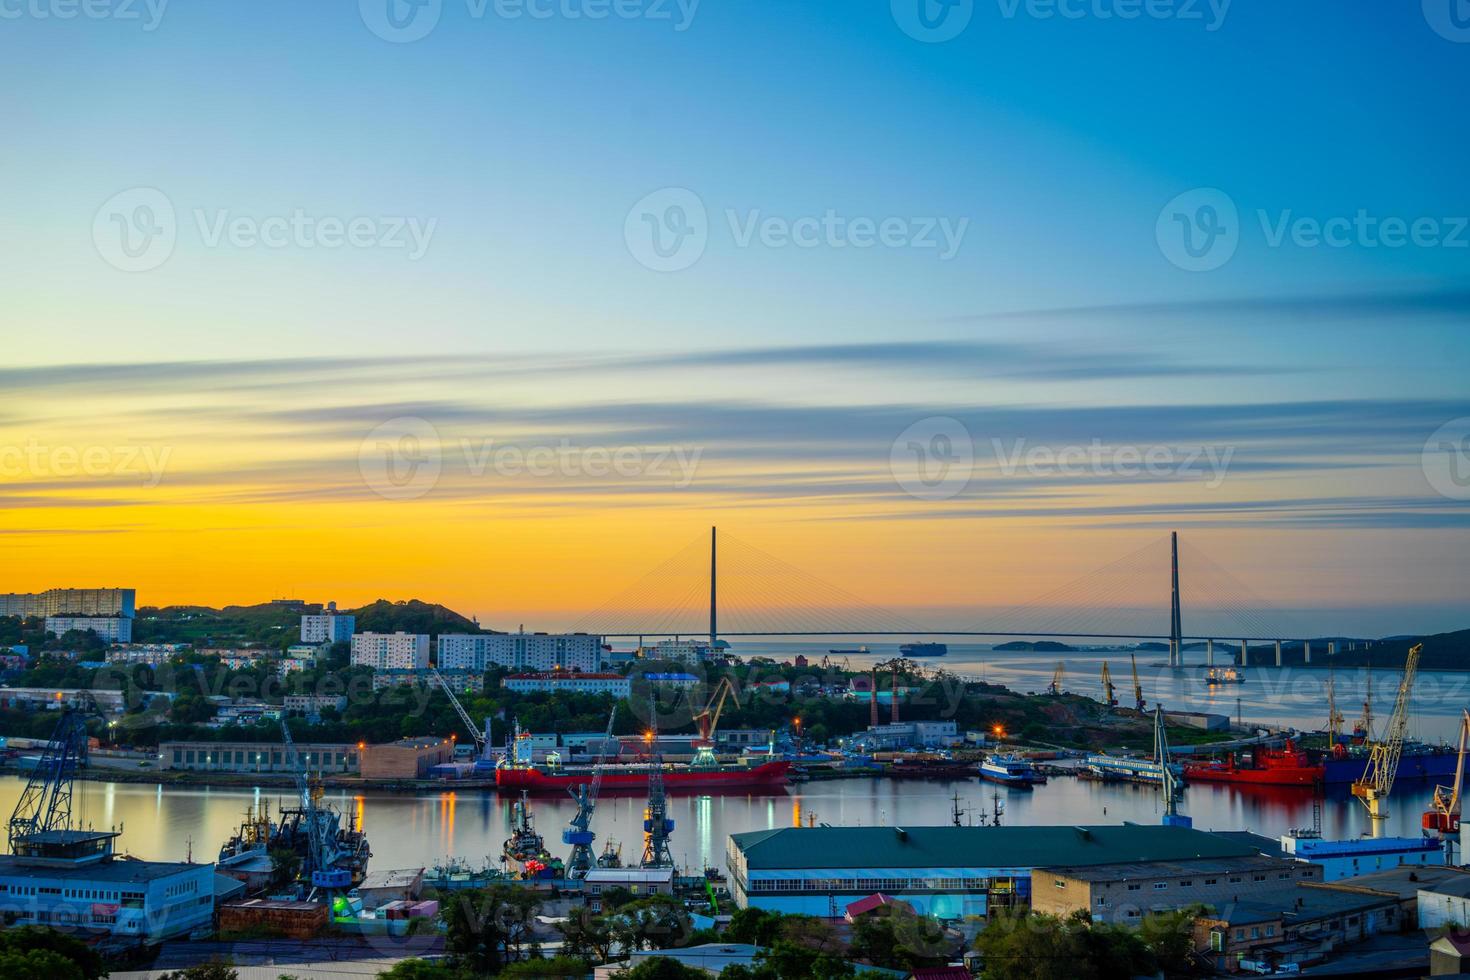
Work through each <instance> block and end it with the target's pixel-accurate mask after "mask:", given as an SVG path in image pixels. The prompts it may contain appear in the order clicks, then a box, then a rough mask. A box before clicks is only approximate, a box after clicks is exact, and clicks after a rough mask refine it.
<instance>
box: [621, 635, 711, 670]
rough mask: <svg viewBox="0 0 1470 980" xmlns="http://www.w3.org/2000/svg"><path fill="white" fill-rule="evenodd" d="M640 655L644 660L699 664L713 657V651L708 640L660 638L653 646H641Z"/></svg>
mask: <svg viewBox="0 0 1470 980" xmlns="http://www.w3.org/2000/svg"><path fill="white" fill-rule="evenodd" d="M716 642H717V643H718V642H722V641H716ZM638 656H639V657H641V658H643V659H644V660H671V661H677V662H679V663H685V664H697V663H703V662H704V661H706V660H709V659H711V652H710V645H709V641H708V640H659V641H658V642H657V643H655V644H653V645H652V646H641V647H639V648H638Z"/></svg>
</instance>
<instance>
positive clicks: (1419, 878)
mask: <svg viewBox="0 0 1470 980" xmlns="http://www.w3.org/2000/svg"><path fill="white" fill-rule="evenodd" d="M1442 885H1449V886H1451V887H1456V886H1458V887H1470V871H1466V870H1464V869H1462V868H1456V867H1453V866H1447V865H1443V864H1414V865H1409V864H1404V865H1400V866H1399V867H1397V868H1389V869H1387V870H1385V871H1372V872H1369V873H1368V874H1362V875H1354V876H1353V877H1351V878H1341V879H1339V880H1337V881H1331V882H1328V883H1327V887H1328V888H1341V889H1346V890H1349V891H1352V890H1358V891H1376V892H1388V893H1390V894H1393V895H1397V896H1398V897H1399V898H1403V899H1408V898H1413V897H1414V896H1415V895H1417V894H1418V893H1419V890H1420V889H1428V890H1430V891H1442V890H1443V889H1442V888H1441V887H1440V886H1442Z"/></svg>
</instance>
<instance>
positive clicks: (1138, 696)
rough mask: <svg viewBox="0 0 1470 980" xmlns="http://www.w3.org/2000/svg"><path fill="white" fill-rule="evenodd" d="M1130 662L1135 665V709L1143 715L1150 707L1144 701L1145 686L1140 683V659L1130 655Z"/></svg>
mask: <svg viewBox="0 0 1470 980" xmlns="http://www.w3.org/2000/svg"><path fill="white" fill-rule="evenodd" d="M1128 662H1129V663H1130V664H1132V665H1133V707H1134V709H1135V710H1136V711H1137V712H1138V713H1139V714H1143V713H1144V711H1145V710H1147V709H1148V705H1147V704H1146V703H1144V700H1143V685H1142V684H1140V683H1138V658H1137V657H1135V656H1134V655H1133V654H1131V653H1130V654H1128Z"/></svg>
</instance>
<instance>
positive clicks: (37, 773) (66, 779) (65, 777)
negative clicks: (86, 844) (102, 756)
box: [10, 700, 95, 853]
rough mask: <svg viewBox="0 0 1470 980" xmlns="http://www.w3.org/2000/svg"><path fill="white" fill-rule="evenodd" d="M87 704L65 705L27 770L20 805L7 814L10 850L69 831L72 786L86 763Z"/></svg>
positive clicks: (88, 703) (89, 709)
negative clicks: (37, 757)
mask: <svg viewBox="0 0 1470 980" xmlns="http://www.w3.org/2000/svg"><path fill="white" fill-rule="evenodd" d="M94 711H95V708H94V707H93V705H92V703H91V702H90V700H88V701H84V702H83V703H82V704H80V705H68V706H67V707H66V708H65V709H64V710H63V711H62V713H61V718H60V720H58V721H57V722H56V727H55V728H54V729H52V731H51V741H49V742H47V743H46V748H45V750H44V751H43V752H42V753H41V759H40V762H38V763H37V764H36V768H35V769H33V770H31V774H30V777H29V778H28V779H27V780H26V787H25V789H24V790H22V791H21V794H20V801H19V802H18V803H16V804H15V810H14V811H13V812H12V813H11V814H10V850H11V853H15V850H16V845H17V844H18V843H20V842H21V841H24V840H25V839H26V838H29V837H33V836H35V835H37V834H44V833H47V832H49V831H56V830H72V829H75V828H74V827H73V826H72V815H71V802H72V786H73V783H74V780H75V776H76V771H77V767H78V766H80V765H82V764H84V763H85V762H86V761H87V718H88V716H89V715H90V714H92V713H93V712H94Z"/></svg>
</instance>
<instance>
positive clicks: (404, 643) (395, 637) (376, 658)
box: [352, 632, 429, 670]
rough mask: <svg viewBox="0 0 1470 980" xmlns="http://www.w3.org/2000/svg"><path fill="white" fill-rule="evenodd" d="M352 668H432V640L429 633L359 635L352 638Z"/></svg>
mask: <svg viewBox="0 0 1470 980" xmlns="http://www.w3.org/2000/svg"><path fill="white" fill-rule="evenodd" d="M352 666H354V667H372V668H373V669H375V670H424V669H426V668H427V667H428V666H429V637H428V635H427V634H425V633H402V632H399V633H358V634H356V635H354V636H353V637H352Z"/></svg>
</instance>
